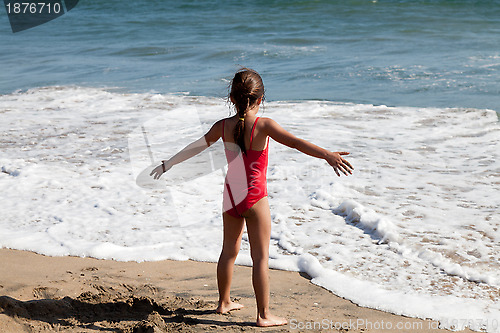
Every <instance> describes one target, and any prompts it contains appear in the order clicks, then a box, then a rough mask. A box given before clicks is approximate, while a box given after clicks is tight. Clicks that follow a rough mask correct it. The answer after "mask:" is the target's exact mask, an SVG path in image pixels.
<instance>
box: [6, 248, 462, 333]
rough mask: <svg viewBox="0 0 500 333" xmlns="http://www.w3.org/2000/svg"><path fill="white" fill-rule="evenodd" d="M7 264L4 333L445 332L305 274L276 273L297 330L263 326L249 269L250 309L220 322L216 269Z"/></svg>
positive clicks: (246, 300) (238, 280) (245, 272)
mask: <svg viewBox="0 0 500 333" xmlns="http://www.w3.org/2000/svg"><path fill="white" fill-rule="evenodd" d="M0 263H1V267H2V268H1V270H0V332H16V333H17V332H53V331H55V332H60V331H63V332H96V331H108V332H205V331H212V332H219V331H237V332H239V331H245V332H289V331H295V332H303V331H310V332H312V331H331V332H336V331H340V332H384V331H385V332H446V331H445V330H440V329H437V327H438V323H437V322H434V321H429V320H420V319H414V318H406V317H402V316H396V315H392V314H389V313H385V312H381V311H377V310H373V309H367V308H362V307H359V306H357V305H355V304H353V303H351V302H350V301H347V300H345V299H342V298H340V297H337V296H335V295H333V294H332V293H331V292H329V291H328V290H325V289H323V288H321V287H318V286H316V285H313V284H312V283H311V282H310V281H309V279H308V277H307V276H306V275H304V274H301V273H297V272H285V271H278V270H271V272H270V279H271V311H272V313H274V314H275V315H279V316H283V317H286V318H287V319H288V321H289V324H288V325H286V326H281V327H273V328H259V327H256V326H255V315H256V310H255V298H254V295H253V290H252V284H251V268H250V267H242V266H236V268H235V274H234V278H233V279H234V280H233V286H232V296H233V297H234V298H235V299H236V300H237V301H238V302H240V303H242V304H243V305H244V306H245V308H244V309H242V310H237V311H233V312H231V313H230V314H227V315H219V314H216V313H215V311H214V310H215V308H216V305H217V297H218V295H217V284H216V264H214V263H204V262H194V261H182V262H181V261H170V260H166V261H159V262H142V263H137V262H117V261H112V260H98V259H93V258H78V257H47V256H43V255H39V254H35V253H32V252H27V251H17V250H9V249H0ZM466 332H470V331H466Z"/></svg>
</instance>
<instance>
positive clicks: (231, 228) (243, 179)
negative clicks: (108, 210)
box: [150, 68, 353, 326]
mask: <svg viewBox="0 0 500 333" xmlns="http://www.w3.org/2000/svg"><path fill="white" fill-rule="evenodd" d="M263 98H264V84H263V83H262V78H261V77H260V75H259V74H258V73H257V72H256V71H254V70H251V69H248V68H243V69H241V70H239V71H238V72H237V73H236V74H235V76H234V78H233V80H232V82H231V90H230V94H229V99H230V101H231V103H233V105H234V106H235V109H236V114H235V115H234V116H232V117H229V118H225V119H222V120H219V121H217V122H216V123H215V124H214V125H213V126H212V127H211V128H210V130H209V131H208V132H207V133H206V134H205V135H204V136H203V137H201V138H200V139H198V140H197V141H195V142H193V143H191V144H190V145H188V146H187V147H185V148H184V149H183V150H182V151H180V152H179V153H177V154H176V155H174V156H173V157H172V158H170V159H169V160H165V161H162V164H161V165H160V166H158V167H156V168H155V169H154V170H153V171H152V172H151V174H150V175H152V176H153V175H154V178H155V179H158V178H160V177H161V175H162V174H163V173H164V172H166V171H167V170H169V169H170V168H171V167H172V166H173V165H175V164H178V163H181V162H183V161H185V160H187V159H188V158H191V157H193V156H195V155H196V154H198V153H200V152H201V151H203V150H205V149H206V148H208V147H209V146H210V145H212V144H213V143H215V142H216V141H217V140H219V139H220V138H222V141H223V143H224V147H225V153H226V158H227V161H228V171H227V175H226V179H225V184H224V196H223V214H222V218H223V225H224V240H223V246H222V252H221V254H220V257H219V262H218V265H217V284H218V288H219V306H218V307H217V312H218V313H227V312H229V311H231V310H236V309H240V308H242V307H243V305H241V304H238V303H235V302H232V301H231V299H230V297H229V291H230V288H231V280H232V275H233V267H234V262H235V260H236V256H237V255H238V252H239V250H240V244H241V238H242V235H243V227H244V224H245V222H246V227H247V233H248V240H249V242H250V254H251V257H252V262H253V266H252V283H253V288H254V291H255V298H256V300H257V326H277V325H285V324H286V323H287V321H286V319H285V318H280V317H277V316H274V315H272V314H271V313H270V312H269V262H268V261H269V243H270V236H271V213H270V210H269V203H268V200H267V180H266V174H267V163H268V151H269V138H272V139H274V140H275V141H277V142H279V143H281V144H283V145H285V146H288V147H290V148H295V149H297V150H299V151H301V152H303V153H304V154H307V155H310V156H313V157H316V158H321V159H324V160H326V161H327V162H328V164H330V165H331V166H332V167H333V169H334V170H335V173H336V174H337V175H338V176H340V172H342V173H343V174H345V175H346V176H347V175H348V174H351V170H352V169H353V168H352V166H351V164H349V162H348V161H346V160H345V159H344V158H342V155H348V154H349V153H347V152H331V151H328V150H325V149H323V148H321V147H318V146H316V145H314V144H312V143H310V142H308V141H306V140H302V139H299V138H297V137H295V136H294V135H292V134H290V133H289V132H287V131H286V130H284V129H283V128H282V127H281V126H280V125H278V123H277V122H275V121H274V120H272V119H269V118H261V117H257V113H258V112H259V107H260V104H261V102H262V100H263Z"/></svg>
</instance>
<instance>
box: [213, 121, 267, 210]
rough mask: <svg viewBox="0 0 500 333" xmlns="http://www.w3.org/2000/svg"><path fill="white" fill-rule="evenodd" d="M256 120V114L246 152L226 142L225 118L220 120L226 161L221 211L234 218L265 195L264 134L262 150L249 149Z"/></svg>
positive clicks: (265, 155)
mask: <svg viewBox="0 0 500 333" xmlns="http://www.w3.org/2000/svg"><path fill="white" fill-rule="evenodd" d="M258 120H259V117H257V118H256V119H255V122H254V123H253V126H252V132H251V134H250V149H248V150H247V151H246V154H244V153H243V152H242V151H241V149H236V148H237V145H236V144H234V143H226V140H225V139H224V123H225V120H223V121H222V141H224V150H225V153H226V159H227V163H228V170H227V174H226V179H225V182H224V196H223V202H222V207H223V211H225V212H227V213H228V214H229V215H231V216H234V217H241V216H242V214H243V213H244V212H246V211H247V210H248V209H250V208H252V206H253V205H254V204H255V203H256V202H257V201H259V200H260V199H262V198H263V197H265V196H267V179H266V177H267V165H268V151H269V137H267V142H266V148H265V149H264V150H253V149H252V141H253V133H254V130H255V125H256V124H257V121H258ZM228 144H229V145H231V144H232V145H234V147H235V150H231V149H228V148H227V145H228ZM238 148H239V147H238Z"/></svg>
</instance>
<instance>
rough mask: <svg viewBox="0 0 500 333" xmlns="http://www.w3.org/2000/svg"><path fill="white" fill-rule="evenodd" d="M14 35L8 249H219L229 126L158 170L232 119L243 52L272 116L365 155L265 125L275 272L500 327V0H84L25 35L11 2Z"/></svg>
mask: <svg viewBox="0 0 500 333" xmlns="http://www.w3.org/2000/svg"><path fill="white" fill-rule="evenodd" d="M0 40H1V45H2V47H1V48H0V63H1V64H2V71H1V73H0V94H1V95H0V116H1V119H2V121H1V125H0V126H1V128H2V131H1V134H0V151H1V154H0V166H1V171H2V172H0V191H1V193H2V200H1V205H0V246H2V247H7V248H13V249H22V250H30V251H35V252H38V253H42V254H46V255H52V256H67V255H76V256H91V257H96V258H105V259H115V260H135V261H144V260H162V259H175V260H188V259H193V260H199V261H217V259H218V255H219V252H220V248H221V242H222V234H221V228H222V221H221V203H222V187H223V181H224V156H223V151H222V146H221V145H220V143H218V144H216V145H214V146H213V147H211V148H210V149H209V150H207V151H206V152H204V153H203V154H201V155H200V156H198V157H196V158H194V159H193V160H192V161H189V162H186V163H185V164H184V165H182V166H179V167H178V168H177V167H174V168H173V169H172V170H171V171H169V173H170V174H168V176H169V177H165V176H167V175H165V176H164V177H163V178H162V180H161V181H159V182H154V183H151V182H150V181H149V180H147V179H145V178H144V177H143V176H144V174H145V171H144V170H146V171H147V170H148V168H150V167H151V165H152V164H154V163H155V162H157V161H159V160H161V159H165V158H168V157H169V156H171V155H172V154H174V153H175V152H176V151H177V150H179V149H181V148H182V147H184V146H185V145H186V144H187V143H189V142H190V140H193V139H196V138H198V137H199V136H201V135H202V134H203V133H204V132H205V131H206V130H207V129H208V128H209V127H210V126H211V124H213V123H214V122H215V121H216V120H218V119H220V118H222V117H226V116H228V115H229V113H230V112H231V109H230V107H229V105H228V104H227V100H226V99H227V92H228V84H229V82H230V79H231V78H232V76H233V75H234V72H235V71H236V70H237V69H238V68H240V66H246V67H251V68H254V69H256V70H257V71H259V73H261V75H262V77H263V80H264V84H265V87H266V101H265V103H264V106H263V108H262V112H261V115H262V116H267V117H271V118H273V119H275V120H276V121H278V122H279V123H280V124H281V125H282V126H283V127H284V128H286V129H288V130H289V131H290V132H292V133H294V134H295V135H297V136H299V137H302V138H304V139H307V140H310V141H312V142H314V143H316V144H318V145H320V146H322V147H325V148H327V149H330V150H333V151H349V152H350V153H351V155H350V156H349V157H348V159H349V161H350V162H351V163H352V164H353V166H354V167H355V171H354V174H353V175H352V176H349V177H341V178H339V177H337V176H336V175H335V173H334V172H333V170H331V168H330V167H329V166H328V165H327V164H326V163H325V162H324V161H319V160H314V159H312V158H310V157H307V156H306V155H303V154H300V153H299V152H297V151H294V150H291V149H289V148H286V147H283V146H280V145H279V144H277V143H276V142H273V141H271V146H270V160H269V169H268V179H269V183H268V191H269V201H270V205H271V215H272V220H273V226H272V235H271V249H270V250H271V258H270V265H271V267H273V268H277V269H284V270H292V271H303V272H306V273H307V274H309V275H310V276H311V277H312V280H311V281H312V282H313V283H315V284H318V285H320V286H322V287H324V288H326V289H329V290H331V291H332V292H333V293H335V294H337V295H339V296H342V297H345V298H347V299H350V300H352V301H353V302H355V303H357V304H359V305H362V306H367V307H371V308H376V309H380V310H384V311H389V312H392V313H396V314H403V315H407V316H412V317H419V318H432V319H434V320H439V321H440V323H441V327H444V328H452V329H460V328H463V327H465V326H468V327H470V328H472V329H474V330H486V331H488V332H496V331H498V329H499V325H500V323H499V321H500V320H499V318H500V305H499V297H500V270H499V269H500V264H499V262H500V230H499V227H500V217H499V214H498V213H499V212H500V205H499V203H498V189H499V188H500V162H499V157H500V156H499V155H500V147H499V146H500V144H499V141H500V122H499V111H500V107H499V105H500V80H499V79H500V75H499V74H498V70H499V69H500V49H499V45H500V2H499V1H430V0H429V1H361V0H359V1H343V2H340V1H339V2H337V1H255V2H252V3H248V2H244V3H243V2H238V1H233V2H229V1H183V2H173V1H147V2H146V1H127V2H124V1H81V2H80V3H78V5H77V6H76V7H75V8H74V9H72V10H71V11H70V12H68V13H67V14H65V15H63V16H61V17H59V18H57V19H55V20H53V21H51V22H49V23H46V24H44V25H40V26H38V27H35V28H32V29H29V30H25V31H22V32H18V33H12V31H11V30H10V26H9V21H8V18H7V15H6V12H5V10H0ZM176 168H177V169H176ZM248 248H249V246H248V240H247V238H246V234H245V235H244V240H243V244H242V251H241V253H240V255H239V258H238V263H239V264H243V265H251V260H250V256H249V252H248ZM271 287H272V286H271Z"/></svg>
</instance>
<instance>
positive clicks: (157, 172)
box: [149, 161, 172, 179]
mask: <svg viewBox="0 0 500 333" xmlns="http://www.w3.org/2000/svg"><path fill="white" fill-rule="evenodd" d="M171 167H172V166H171V165H169V163H167V162H163V161H162V163H161V164H160V165H158V166H157V167H156V168H154V169H153V171H151V173H150V174H149V175H150V176H153V178H154V179H160V177H161V176H162V175H163V174H164V173H165V172H167V171H168V170H169V169H170V168H171Z"/></svg>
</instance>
